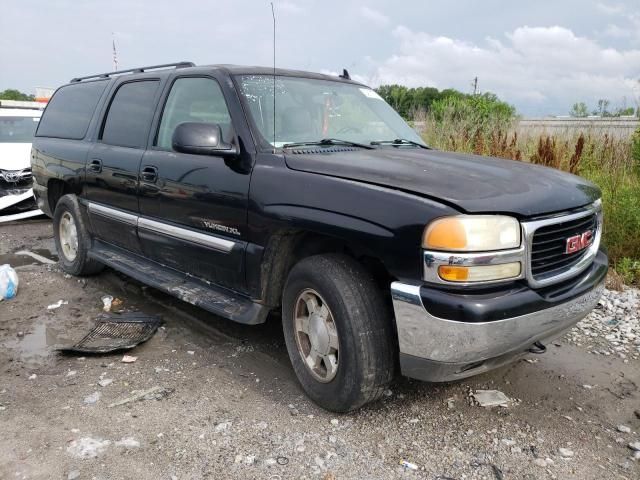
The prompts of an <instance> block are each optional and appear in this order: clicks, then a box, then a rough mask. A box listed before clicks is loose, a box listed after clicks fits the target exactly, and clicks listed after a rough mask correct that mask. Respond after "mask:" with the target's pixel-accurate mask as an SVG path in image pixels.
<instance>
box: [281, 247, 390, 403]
mask: <svg viewBox="0 0 640 480" xmlns="http://www.w3.org/2000/svg"><path fill="white" fill-rule="evenodd" d="M282 309H283V314H282V321H283V330H284V337H285V341H286V344H287V350H288V352H289V357H290V359H291V363H292V365H293V369H294V371H295V373H296V376H297V377H298V380H299V381H300V383H301V385H302V388H303V389H304V390H305V392H306V393H307V395H308V396H309V397H310V398H311V399H312V400H313V401H314V402H316V403H317V404H318V405H320V406H321V407H323V408H325V409H327V410H331V411H334V412H347V411H350V410H354V409H356V408H358V407H360V406H362V405H364V404H365V403H368V402H371V401H374V400H376V399H377V398H379V397H380V396H381V395H382V393H383V392H384V390H385V388H386V387H387V385H388V384H389V382H391V380H392V379H393V376H394V369H395V347H394V345H395V340H394V338H395V337H394V336H393V331H392V320H391V312H390V309H389V308H388V306H387V305H386V304H385V302H384V300H383V298H382V295H381V294H380V292H379V290H378V288H377V286H376V284H375V282H374V280H373V278H372V276H371V275H370V274H369V273H368V272H367V271H366V270H365V269H364V268H363V267H362V266H361V265H360V264H359V263H358V262H356V261H355V260H354V259H352V258H351V257H348V256H346V255H340V254H328V255H316V256H313V257H309V258H305V259H304V260H302V261H300V262H299V263H298V264H296V265H295V266H294V267H293V269H292V270H291V273H290V274H289V277H288V279H287V283H286V285H285V288H284V293H283V301H282Z"/></svg>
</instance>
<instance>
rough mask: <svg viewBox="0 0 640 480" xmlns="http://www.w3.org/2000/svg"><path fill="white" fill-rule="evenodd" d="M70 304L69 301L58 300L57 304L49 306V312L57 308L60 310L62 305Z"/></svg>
mask: <svg viewBox="0 0 640 480" xmlns="http://www.w3.org/2000/svg"><path fill="white" fill-rule="evenodd" d="M68 304H69V302H68V301H67V300H58V301H57V302H56V303H52V304H51V305H49V306H47V310H55V309H56V308H60V307H61V306H62V305H68Z"/></svg>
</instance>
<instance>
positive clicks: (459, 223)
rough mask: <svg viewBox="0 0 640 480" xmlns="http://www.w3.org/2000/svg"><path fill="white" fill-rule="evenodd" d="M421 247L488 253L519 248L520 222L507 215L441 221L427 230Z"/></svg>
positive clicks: (431, 224)
mask: <svg viewBox="0 0 640 480" xmlns="http://www.w3.org/2000/svg"><path fill="white" fill-rule="evenodd" d="M422 246H423V248H425V249H427V250H441V251H448V252H487V251H492V250H506V249H509V248H518V247H519V246H520V223H519V222H518V220H516V219H515V218H513V217H507V216H504V215H457V216H455V217H444V218H439V219H437V220H434V221H433V222H431V223H430V224H429V225H428V226H427V228H426V229H425V231H424V235H423V239H422Z"/></svg>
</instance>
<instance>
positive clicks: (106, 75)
mask: <svg viewBox="0 0 640 480" xmlns="http://www.w3.org/2000/svg"><path fill="white" fill-rule="evenodd" d="M195 66H196V64H195V63H193V62H176V63H163V64H162V65H150V66H148V67H138V68H130V69H128V70H116V71H115V72H107V73H98V74H97V75H89V76H86V77H77V78H72V79H71V83H74V82H81V81H82V80H89V79H90V78H109V77H110V76H111V75H120V74H121V73H142V72H146V71H148V70H157V69H159V68H169V67H175V68H187V67H195Z"/></svg>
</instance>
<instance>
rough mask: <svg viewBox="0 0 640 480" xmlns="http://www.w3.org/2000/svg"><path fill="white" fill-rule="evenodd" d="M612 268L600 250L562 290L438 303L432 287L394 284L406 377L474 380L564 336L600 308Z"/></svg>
mask: <svg viewBox="0 0 640 480" xmlns="http://www.w3.org/2000/svg"><path fill="white" fill-rule="evenodd" d="M607 265H608V260H607V256H606V254H605V253H604V252H603V251H600V252H598V255H597V256H596V259H595V260H594V262H593V264H592V265H591V266H590V267H589V268H588V269H587V270H586V271H584V272H583V273H581V274H580V275H578V276H577V277H575V278H574V279H571V280H570V281H568V282H564V283H562V284H559V285H557V286H554V287H548V288H547V289H544V290H532V289H530V288H528V287H520V288H518V289H513V288H512V289H510V290H508V291H507V292H506V293H504V292H492V293H490V294H487V293H481V294H477V295H470V294H467V293H462V292H461V293H460V294H457V293H456V292H446V293H444V294H442V292H440V293H438V295H437V296H438V302H437V304H435V305H434V304H431V302H430V301H429V300H427V298H428V297H429V290H430V289H429V288H428V287H425V286H422V285H410V284H406V283H400V282H394V283H393V284H392V285H391V294H392V299H393V307H394V311H395V317H396V326H397V330H398V342H399V346H400V367H401V370H402V374H403V375H406V376H408V377H412V378H417V379H419V380H425V381H431V382H441V381H449V380H456V379H460V378H466V377H469V376H472V375H476V374H479V373H483V372H486V371H488V370H491V369H493V368H497V367H499V366H501V365H504V364H506V363H509V362H511V361H513V360H515V359H516V358H518V357H520V356H521V355H523V354H525V353H527V352H528V351H529V350H530V349H531V348H532V347H533V345H534V343H536V342H542V343H544V342H548V341H551V340H553V339H554V338H557V337H558V336H560V335H561V334H562V333H564V332H565V331H567V330H568V329H570V328H571V327H573V326H574V325H575V324H576V323H578V321H580V320H581V319H582V318H584V317H585V316H586V315H587V314H589V312H591V310H592V309H593V308H594V307H595V306H596V304H597V303H598V300H599V299H600V296H601V295H602V292H603V289H604V278H605V276H606V273H607ZM433 293H434V294H435V293H436V291H434V292H433ZM447 303H448V305H446V304H447ZM425 304H427V305H430V307H429V308H430V309H431V310H429V309H428V308H426V306H425ZM443 304H445V305H443ZM434 310H435V311H437V312H438V313H439V314H441V315H443V314H446V315H448V316H449V317H450V318H442V316H436V314H434V313H433V311H434ZM505 312H518V314H517V315H513V316H512V314H509V315H505ZM523 312H524V313H523Z"/></svg>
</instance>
